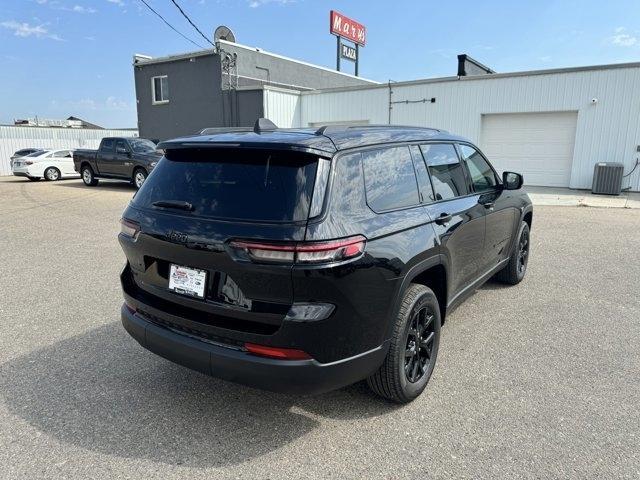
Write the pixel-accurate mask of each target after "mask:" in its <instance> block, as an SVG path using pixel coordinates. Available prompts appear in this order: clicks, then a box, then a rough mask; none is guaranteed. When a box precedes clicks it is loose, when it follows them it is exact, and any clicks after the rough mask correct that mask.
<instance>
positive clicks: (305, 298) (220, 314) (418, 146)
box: [119, 119, 533, 403]
mask: <svg viewBox="0 0 640 480" xmlns="http://www.w3.org/2000/svg"><path fill="white" fill-rule="evenodd" d="M270 125H272V124H270V123H267V122H265V121H264V119H263V120H261V121H259V122H258V124H257V125H256V127H255V131H251V132H239V131H233V132H229V133H223V134H216V135H205V136H194V137H185V138H179V139H176V140H171V141H166V142H162V143H160V144H159V147H160V148H163V149H165V157H164V158H163V159H162V160H161V161H160V162H159V163H158V166H157V167H156V170H155V172H154V174H153V175H152V176H151V177H150V178H149V179H148V180H147V182H146V183H145V184H144V185H143V186H142V188H141V189H140V190H139V191H138V192H137V194H136V195H135V196H134V197H133V199H132V200H131V202H130V204H129V206H128V207H127V209H126V210H125V212H124V214H123V218H122V221H121V224H122V225H121V227H122V228H121V233H120V234H119V241H120V244H121V246H122V248H123V250H124V253H125V255H126V257H127V264H126V266H125V268H124V270H123V272H122V274H121V283H122V288H123V291H124V297H125V303H124V305H123V307H122V311H121V318H122V323H123V325H124V327H125V329H126V330H127V331H128V332H129V333H130V334H131V336H133V337H134V338H135V339H136V340H137V341H138V342H139V343H140V344H141V345H142V346H143V347H145V348H147V349H149V350H151V351H152V352H155V353H157V354H158V355H161V356H163V357H165V358H167V359H169V360H172V361H174V362H177V363H179V364H182V365H184V366H187V367H189V368H192V369H195V370H198V371H200V372H204V373H207V374H211V375H214V376H217V377H221V378H224V379H227V380H231V381H234V382H240V383H244V384H248V385H252V386H255V387H259V388H263V389H268V390H274V391H284V392H291V393H319V392H324V391H327V390H331V389H336V388H339V387H342V386H345V385H348V384H351V383H354V382H357V381H359V380H362V379H367V381H368V384H369V386H370V387H371V388H372V389H373V390H374V391H375V392H376V393H378V394H379V395H381V396H383V397H386V398H388V399H390V400H393V401H396V402H400V403H402V402H408V401H411V400H413V399H414V398H416V397H417V396H418V395H419V394H420V393H421V392H422V391H423V390H424V388H425V386H426V384H427V382H428V380H429V378H430V376H431V373H432V371H433V369H434V366H435V362H436V356H437V354H438V348H439V345H440V328H441V325H442V322H444V320H445V318H446V317H447V315H448V314H449V313H450V312H451V310H452V309H453V308H455V306H457V305H458V304H460V303H461V302H462V301H463V299H465V298H466V297H467V296H469V295H470V294H471V293H472V292H473V291H474V289H476V288H478V287H479V286H481V285H482V284H483V283H484V282H485V281H487V280H488V279H489V278H491V277H493V276H494V275H497V276H498V278H499V279H501V280H502V281H504V282H506V283H508V284H517V283H518V282H520V281H521V280H522V279H523V277H524V275H525V273H526V269H527V262H528V258H529V245H530V243H529V232H530V228H531V222H532V215H533V210H532V205H531V201H530V200H529V197H528V196H527V194H526V193H525V192H524V191H523V190H522V189H521V187H522V183H523V178H522V176H521V175H519V174H517V173H513V172H505V173H504V174H503V175H502V178H500V177H499V176H498V175H497V174H496V172H495V170H494V169H493V167H492V166H491V165H490V163H489V162H488V160H487V159H486V158H485V156H484V155H483V154H482V153H481V152H480V150H479V149H478V148H477V147H476V146H475V145H473V144H472V143H471V142H470V141H468V140H467V139H465V138H462V137H458V136H455V135H451V134H449V133H447V132H444V131H439V130H434V129H425V128H412V127H391V126H383V127H375V126H368V127H334V126H329V127H322V128H320V129H318V130H317V131H316V130H312V129H308V130H284V129H283V130H279V129H275V126H270ZM504 292H505V293H504V294H505V295H508V293H507V291H506V290H505V291H504ZM484 308H487V309H491V308H492V305H486V306H485V307H484Z"/></svg>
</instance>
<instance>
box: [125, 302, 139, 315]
mask: <svg viewBox="0 0 640 480" xmlns="http://www.w3.org/2000/svg"><path fill="white" fill-rule="evenodd" d="M124 306H125V308H126V309H127V310H129V313H136V311H137V309H136V307H134V306H133V305H129V304H128V303H127V302H124Z"/></svg>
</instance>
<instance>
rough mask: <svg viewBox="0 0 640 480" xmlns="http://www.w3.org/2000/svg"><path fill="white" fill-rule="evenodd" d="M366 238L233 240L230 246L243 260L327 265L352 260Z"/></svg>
mask: <svg viewBox="0 0 640 480" xmlns="http://www.w3.org/2000/svg"><path fill="white" fill-rule="evenodd" d="M366 242H367V239H366V238H365V237H363V236H362V235H356V236H353V237H349V238H342V239H339V240H331V241H327V242H298V243H267V242H251V241H243V240H234V241H232V242H231V243H230V244H229V245H230V247H231V248H233V249H234V250H235V251H236V253H238V254H239V256H240V257H241V258H242V259H244V260H251V261H254V262H264V263H288V264H291V263H306V264H309V263H330V262H339V261H341V260H347V259H349V258H355V257H357V256H359V255H360V254H362V253H363V252H364V247H365V244H366Z"/></svg>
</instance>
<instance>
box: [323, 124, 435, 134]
mask: <svg viewBox="0 0 640 480" xmlns="http://www.w3.org/2000/svg"><path fill="white" fill-rule="evenodd" d="M357 128H360V129H367V128H385V129H386V128H389V129H397V130H406V129H416V130H431V131H433V132H442V133H447V132H446V130H440V129H438V128H431V127H416V126H414V125H385V124H368V125H340V124H334V125H322V126H321V127H320V128H318V129H317V130H316V131H315V134H316V135H327V134H331V133H339V132H344V131H346V130H349V129H357Z"/></svg>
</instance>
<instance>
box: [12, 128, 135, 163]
mask: <svg viewBox="0 0 640 480" xmlns="http://www.w3.org/2000/svg"><path fill="white" fill-rule="evenodd" d="M137 136H138V131H137V130H98V129H95V130H94V129H85V128H77V129H76V128H42V127H20V126H13V125H4V126H1V125H0V175H11V167H10V164H9V159H10V158H11V155H13V153H14V152H16V151H17V150H20V149H22V148H29V147H33V148H51V149H54V148H98V145H99V144H100V140H102V138H103V137H137Z"/></svg>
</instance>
